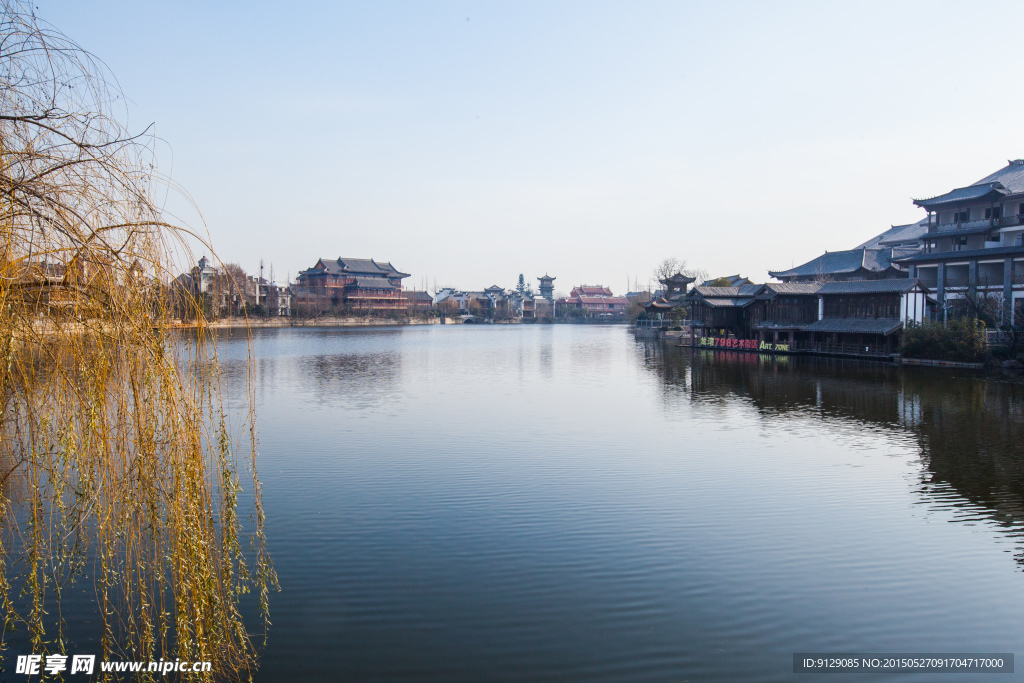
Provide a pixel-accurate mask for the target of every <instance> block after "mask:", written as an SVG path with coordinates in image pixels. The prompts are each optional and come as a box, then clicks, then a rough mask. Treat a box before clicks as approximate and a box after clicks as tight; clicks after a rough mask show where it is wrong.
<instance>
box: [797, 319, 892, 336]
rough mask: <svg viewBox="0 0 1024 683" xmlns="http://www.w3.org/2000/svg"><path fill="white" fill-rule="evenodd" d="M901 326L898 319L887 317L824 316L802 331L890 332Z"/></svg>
mask: <svg viewBox="0 0 1024 683" xmlns="http://www.w3.org/2000/svg"><path fill="white" fill-rule="evenodd" d="M901 327H903V323H902V322H901V321H899V320H891V319H888V318H876V319H868V318H825V319H824V320H816V321H814V322H813V323H811V324H810V325H807V326H805V327H804V328H803V329H804V332H852V333H854V334H858V333H859V334H892V333H893V332H895V331H896V330H898V329H900V328H901Z"/></svg>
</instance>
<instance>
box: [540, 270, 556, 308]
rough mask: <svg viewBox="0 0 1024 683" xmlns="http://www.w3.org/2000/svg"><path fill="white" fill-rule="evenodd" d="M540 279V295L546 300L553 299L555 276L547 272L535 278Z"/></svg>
mask: <svg viewBox="0 0 1024 683" xmlns="http://www.w3.org/2000/svg"><path fill="white" fill-rule="evenodd" d="M537 279H538V280H540V295H541V296H542V297H543V298H545V299H547V300H548V301H554V300H555V278H553V277H551V276H550V275H548V274H547V273H545V274H544V275H542V276H541V277H539V278H537Z"/></svg>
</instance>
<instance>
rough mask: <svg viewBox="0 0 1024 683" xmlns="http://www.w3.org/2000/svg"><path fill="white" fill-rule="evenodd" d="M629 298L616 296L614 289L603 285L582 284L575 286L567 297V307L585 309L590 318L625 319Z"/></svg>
mask: <svg viewBox="0 0 1024 683" xmlns="http://www.w3.org/2000/svg"><path fill="white" fill-rule="evenodd" d="M628 304H629V300H628V299H626V298H625V297H622V296H615V295H614V294H612V290H611V289H609V288H608V287H604V286H601V285H597V286H593V285H580V286H578V287H573V288H572V292H570V293H569V296H568V297H566V298H565V307H566V308H568V309H575V310H578V311H583V312H584V314H585V315H586V317H588V318H605V319H624V318H625V317H626V306H627V305H628Z"/></svg>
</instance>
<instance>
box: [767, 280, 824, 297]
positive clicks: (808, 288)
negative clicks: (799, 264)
mask: <svg viewBox="0 0 1024 683" xmlns="http://www.w3.org/2000/svg"><path fill="white" fill-rule="evenodd" d="M764 287H765V289H766V290H768V291H769V292H771V293H773V294H790V295H793V294H817V293H818V289H820V288H821V283H820V282H769V283H768V284H766V285H764Z"/></svg>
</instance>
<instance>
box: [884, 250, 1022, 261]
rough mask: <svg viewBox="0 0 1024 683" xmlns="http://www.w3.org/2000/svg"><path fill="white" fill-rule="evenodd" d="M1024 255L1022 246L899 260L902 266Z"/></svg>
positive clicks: (942, 253) (945, 252)
mask: <svg viewBox="0 0 1024 683" xmlns="http://www.w3.org/2000/svg"><path fill="white" fill-rule="evenodd" d="M1018 255H1024V246H1020V245H1017V246H1011V247H992V248H990V249H967V250H964V251H939V252H932V253H931V254H914V255H912V256H905V257H903V258H900V259H899V262H900V263H902V264H911V263H914V264H917V263H938V262H939V261H969V260H971V259H976V258H984V257H986V256H1003V257H1006V256H1018Z"/></svg>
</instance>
